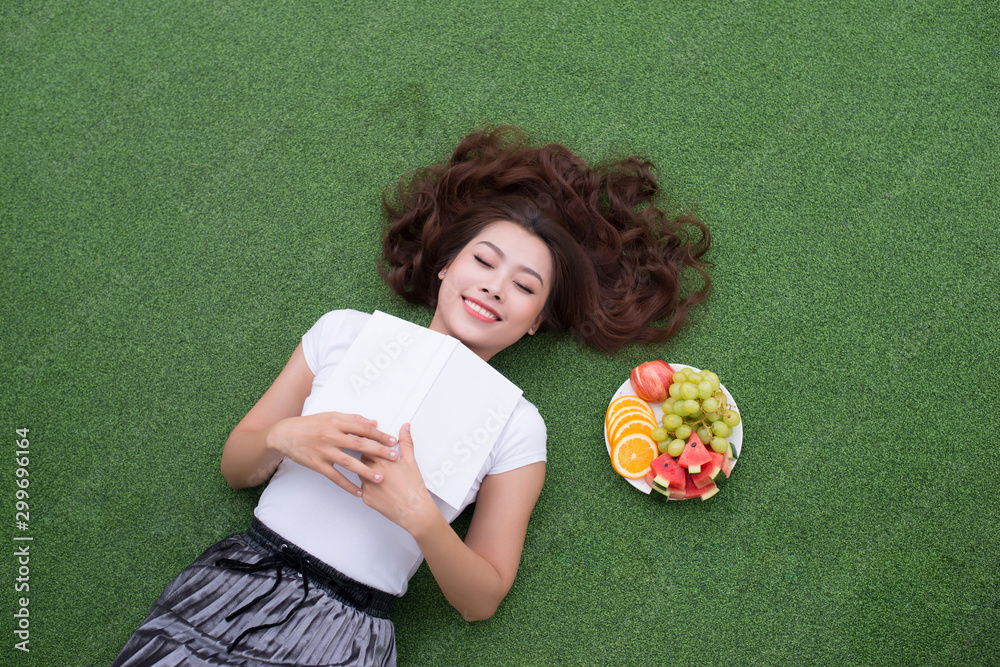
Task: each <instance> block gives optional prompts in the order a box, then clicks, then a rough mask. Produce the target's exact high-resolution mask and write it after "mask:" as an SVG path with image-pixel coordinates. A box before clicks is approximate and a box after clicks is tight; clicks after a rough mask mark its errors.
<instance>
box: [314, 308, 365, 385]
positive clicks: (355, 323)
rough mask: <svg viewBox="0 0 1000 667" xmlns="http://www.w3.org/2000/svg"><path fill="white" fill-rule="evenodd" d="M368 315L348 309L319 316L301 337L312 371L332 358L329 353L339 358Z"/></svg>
mask: <svg viewBox="0 0 1000 667" xmlns="http://www.w3.org/2000/svg"><path fill="white" fill-rule="evenodd" d="M370 318H371V314H370V313H362V312H360V311H357V310H350V309H341V310H331V311H330V312H328V313H326V314H325V315H323V316H322V317H320V318H319V319H318V320H317V321H316V323H315V324H313V325H312V327H310V328H309V330H308V331H307V332H306V333H305V335H304V336H302V352H303V353H304V354H305V358H306V363H307V364H308V365H309V368H310V369H311V370H312V372H313V374H316V373H317V372H318V370H319V368H320V367H321V366H323V365H324V364H325V363H329V362H330V361H331V358H330V357H331V355H333V357H336V358H337V359H338V360H339V357H340V356H342V355H343V353H344V352H345V351H346V350H347V348H348V347H350V346H351V343H353V342H354V340H355V339H356V338H357V337H358V334H359V333H361V330H362V329H363V328H364V326H365V324H366V323H367V322H368V320H369V319H370Z"/></svg>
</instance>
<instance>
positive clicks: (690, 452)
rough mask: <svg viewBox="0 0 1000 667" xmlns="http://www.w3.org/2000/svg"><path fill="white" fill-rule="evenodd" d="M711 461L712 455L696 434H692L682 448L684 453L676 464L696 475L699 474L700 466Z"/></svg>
mask: <svg viewBox="0 0 1000 667" xmlns="http://www.w3.org/2000/svg"><path fill="white" fill-rule="evenodd" d="M711 460H712V455H711V454H709V453H708V450H707V449H706V448H705V444H704V443H703V442H702V441H701V438H699V437H698V434H697V433H694V432H692V433H691V438H690V439H689V440H688V444H687V446H686V447H684V451H683V452H681V455H680V457H678V459H677V463H678V464H680V466H681V467H682V468H687V471H688V472H689V473H691V474H696V473H699V472H701V466H703V465H705V464H707V463H709V462H711Z"/></svg>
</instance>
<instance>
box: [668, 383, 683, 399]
mask: <svg viewBox="0 0 1000 667" xmlns="http://www.w3.org/2000/svg"><path fill="white" fill-rule="evenodd" d="M667 392H668V393H669V394H670V398H673V399H676V398H677V397H678V396H680V395H681V386H680V385H679V384H677V383H676V382H675V383H674V384H672V385H670V386H669V387H667Z"/></svg>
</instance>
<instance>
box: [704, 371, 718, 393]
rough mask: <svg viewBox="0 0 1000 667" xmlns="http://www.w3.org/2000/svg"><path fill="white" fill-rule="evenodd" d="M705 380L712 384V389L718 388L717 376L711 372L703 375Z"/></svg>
mask: <svg viewBox="0 0 1000 667" xmlns="http://www.w3.org/2000/svg"><path fill="white" fill-rule="evenodd" d="M705 379H706V380H708V381H709V382H711V383H712V389H718V388H719V376H718V375H716V374H715V373H713V372H712V371H709V372H707V373H705Z"/></svg>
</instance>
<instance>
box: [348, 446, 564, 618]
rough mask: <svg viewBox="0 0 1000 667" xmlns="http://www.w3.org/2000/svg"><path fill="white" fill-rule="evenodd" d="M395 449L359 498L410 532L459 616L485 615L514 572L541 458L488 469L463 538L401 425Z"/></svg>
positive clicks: (540, 471)
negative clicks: (493, 471) (433, 493)
mask: <svg viewBox="0 0 1000 667" xmlns="http://www.w3.org/2000/svg"><path fill="white" fill-rule="evenodd" d="M399 451H400V458H399V461H397V462H394V463H387V462H377V463H374V462H373V465H374V467H375V469H379V470H384V471H385V474H386V482H385V483H383V484H379V485H377V486H373V485H369V484H366V483H365V482H362V489H363V490H364V494H365V495H364V498H365V502H366V503H368V504H369V505H371V506H373V507H375V508H376V509H378V510H379V511H380V512H382V513H383V514H385V515H386V516H387V517H388V518H390V519H392V520H393V521H395V522H396V523H398V524H400V525H401V526H402V527H403V528H405V529H406V530H407V531H409V532H410V534H411V535H413V537H414V539H415V540H416V541H417V545H418V546H419V547H420V550H421V552H423V555H424V558H425V559H426V561H427V565H428V567H429V568H430V570H431V573H432V574H433V575H434V579H435V580H436V581H437V583H438V585H439V586H440V587H441V591H442V592H443V593H444V596H445V598H447V600H448V602H450V603H451V605H452V606H453V607H455V609H457V610H458V612H459V613H460V614H461V615H462V618H464V619H465V620H467V621H476V620H483V619H487V618H489V617H490V616H492V615H493V614H494V613H495V612H496V610H497V607H499V606H500V602H501V601H503V599H504V597H506V595H507V592H508V591H509V590H510V587H511V586H512V585H513V583H514V577H515V576H516V575H517V569H518V566H519V564H520V562H521V552H522V550H523V548H524V538H525V535H526V533H527V530H528V519H529V518H530V516H531V512H532V510H533V509H534V506H535V502H536V501H537V500H538V496H539V494H540V493H541V489H542V483H543V481H544V479H545V463H544V462H538V463H532V464H530V465H527V466H523V467H521V468H517V469H515V470H511V471H509V472H505V473H500V474H497V475H487V476H486V477H485V478H484V479H483V482H482V485H481V486H480V488H479V496H478V498H477V500H476V509H475V512H474V513H473V516H472V522H471V523H470V525H469V530H468V532H467V534H466V536H465V541H464V542H463V541H462V539H461V538H460V537H459V536H458V534H457V533H456V532H455V531H454V529H453V528H452V527H451V526H450V525H449V524H448V522H447V521H446V520H445V518H444V516H443V515H442V514H441V512H440V511H439V510H438V508H437V506H436V505H435V504H434V502H433V500H432V499H431V497H430V494H429V492H428V491H427V489H426V487H425V486H424V484H423V480H422V478H421V477H420V471H419V470H418V469H417V466H416V462H415V461H414V460H413V441H412V440H411V439H410V437H409V433H408V431H406V429H405V428H404V430H403V431H402V432H401V433H400V447H399Z"/></svg>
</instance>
